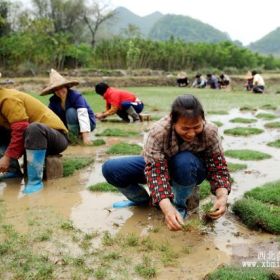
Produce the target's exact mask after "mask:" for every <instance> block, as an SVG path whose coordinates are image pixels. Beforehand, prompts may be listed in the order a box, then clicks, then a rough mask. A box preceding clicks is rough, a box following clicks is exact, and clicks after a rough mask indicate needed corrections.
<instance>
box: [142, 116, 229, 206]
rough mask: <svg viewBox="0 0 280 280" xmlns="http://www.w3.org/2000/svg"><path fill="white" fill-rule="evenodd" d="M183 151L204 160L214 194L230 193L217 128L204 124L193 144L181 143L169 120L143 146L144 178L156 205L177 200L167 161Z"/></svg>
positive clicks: (154, 130) (158, 126)
mask: <svg viewBox="0 0 280 280" xmlns="http://www.w3.org/2000/svg"><path fill="white" fill-rule="evenodd" d="M181 151H190V152H192V153H194V154H195V155H197V156H198V157H200V158H202V159H203V160H204V162H205V164H206V168H207V180H208V181H209V182H210V185H211V191H212V193H213V194H215V192H216V190H217V189H218V188H226V189H227V190H228V192H230V186H231V183H230V175H229V172H228V168H227V163H226V160H225V158H224V154H223V149H222V145H221V140H220V137H219V135H218V128H217V127H216V126H215V125H213V124H211V123H207V122H206V123H205V125H204V129H203V131H202V133H201V134H200V135H198V136H196V138H195V139H194V140H193V141H192V142H184V141H182V140H181V141H180V140H179V137H178V135H177V133H176V132H175V130H174V125H172V123H171V118H170V116H169V115H168V116H166V117H164V118H162V119H161V120H160V121H158V122H157V123H156V124H155V125H154V126H153V127H152V129H151V130H150V132H149V135H148V137H147V139H146V141H145V144H144V152H143V153H144V158H145V162H146V167H145V175H146V178H147V184H148V187H149V189H150V192H151V197H152V201H153V204H157V203H159V202H160V201H161V200H162V199H164V198H170V199H172V198H173V197H174V195H173V193H172V190H171V185H170V177H169V171H168V160H169V159H170V158H171V157H172V156H174V155H175V154H177V153H178V152H181Z"/></svg>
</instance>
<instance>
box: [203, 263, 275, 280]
mask: <svg viewBox="0 0 280 280" xmlns="http://www.w3.org/2000/svg"><path fill="white" fill-rule="evenodd" d="M204 279H205V280H230V279H234V280H249V279H252V280H253V279H254V280H272V279H278V278H276V275H275V273H274V272H272V271H269V270H267V269H263V268H257V267H254V268H250V267H249V268H244V267H231V266H226V267H221V268H218V269H217V270H216V271H214V272H212V273H211V274H208V275H207V276H206V277H205V278H204Z"/></svg>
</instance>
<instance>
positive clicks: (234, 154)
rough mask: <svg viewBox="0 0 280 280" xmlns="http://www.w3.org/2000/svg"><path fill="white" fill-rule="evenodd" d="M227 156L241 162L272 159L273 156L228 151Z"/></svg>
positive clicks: (257, 152) (246, 150) (249, 151)
mask: <svg viewBox="0 0 280 280" xmlns="http://www.w3.org/2000/svg"><path fill="white" fill-rule="evenodd" d="M225 156H227V157H232V158H237V159H241V160H263V159H268V158H271V155H269V154H266V153H262V152H259V151H254V150H248V149H243V150H227V151H225Z"/></svg>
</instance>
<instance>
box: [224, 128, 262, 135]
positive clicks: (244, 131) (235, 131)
mask: <svg viewBox="0 0 280 280" xmlns="http://www.w3.org/2000/svg"><path fill="white" fill-rule="evenodd" d="M224 133H225V134H227V135H233V136H249V135H256V134H261V133H263V129H260V128H255V127H235V128H230V129H226V130H225V131H224Z"/></svg>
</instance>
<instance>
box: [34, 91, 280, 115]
mask: <svg viewBox="0 0 280 280" xmlns="http://www.w3.org/2000/svg"><path fill="white" fill-rule="evenodd" d="M123 89H125V90H128V91H132V92H135V93H136V94H137V96H138V97H139V98H140V99H141V100H143V102H144V104H145V105H147V106H148V105H150V107H155V106H156V108H157V110H158V111H161V112H162V113H163V112H164V113H167V112H169V111H170V105H171V103H172V102H173V100H174V99H175V98H176V97H177V96H178V95H183V94H186V93H191V94H194V95H195V96H197V97H198V98H199V100H200V101H201V102H202V104H203V106H204V109H205V111H206V112H209V111H221V108H223V110H224V111H228V110H230V109H233V108H242V107H243V108H245V107H247V108H249V109H250V110H251V109H254V108H260V107H261V106H263V105H266V104H278V103H279V96H278V95H277V94H265V95H260V96H258V98H256V96H254V95H253V94H244V92H243V91H233V92H227V93H226V94H225V92H224V91H223V90H220V91H215V92H213V91H208V90H205V89H192V88H177V87H172V86H171V87H127V88H125V87H123ZM33 96H34V97H36V98H38V99H39V100H41V101H42V102H43V103H45V104H48V103H49V96H38V95H37V94H34V95H33ZM84 96H85V98H86V100H87V101H88V103H89V104H90V106H91V107H92V108H93V110H94V112H101V111H103V110H104V108H105V102H104V100H103V99H102V98H100V96H98V95H97V94H92V90H91V91H90V94H86V95H84ZM155 97H156V98H155ZM158 98H160V102H157V101H158ZM217 100H218V101H219V102H217ZM147 106H145V109H144V110H145V111H149V108H148V107H147Z"/></svg>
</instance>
